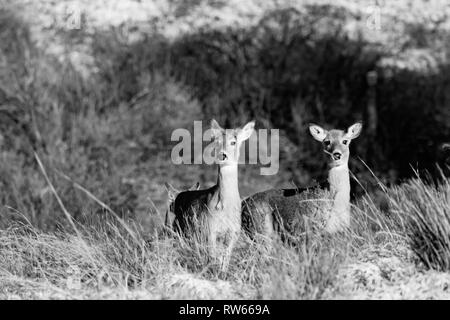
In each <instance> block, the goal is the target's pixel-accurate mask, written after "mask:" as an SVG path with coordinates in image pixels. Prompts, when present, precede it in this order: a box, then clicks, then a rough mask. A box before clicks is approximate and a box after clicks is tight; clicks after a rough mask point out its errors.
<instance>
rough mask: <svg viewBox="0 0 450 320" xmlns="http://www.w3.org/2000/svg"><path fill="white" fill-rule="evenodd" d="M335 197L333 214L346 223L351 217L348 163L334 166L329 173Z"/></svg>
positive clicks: (332, 192)
mask: <svg viewBox="0 0 450 320" xmlns="http://www.w3.org/2000/svg"><path fill="white" fill-rule="evenodd" d="M328 182H329V183H330V192H331V194H332V197H333V204H332V215H334V216H335V218H337V219H339V220H341V221H342V222H344V223H349V219H350V176H349V171H348V165H347V164H345V165H342V166H338V167H332V168H331V169H330V171H329V173H328Z"/></svg>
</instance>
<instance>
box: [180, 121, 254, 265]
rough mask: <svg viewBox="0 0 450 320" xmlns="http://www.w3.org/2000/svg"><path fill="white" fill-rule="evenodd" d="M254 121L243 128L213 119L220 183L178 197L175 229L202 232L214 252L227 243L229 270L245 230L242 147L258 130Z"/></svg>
mask: <svg viewBox="0 0 450 320" xmlns="http://www.w3.org/2000/svg"><path fill="white" fill-rule="evenodd" d="M254 126H255V123H254V121H251V122H249V123H247V124H246V125H245V126H244V127H243V128H237V129H227V130H225V129H222V128H221V127H220V125H219V124H218V123H217V122H216V121H215V120H212V121H211V133H212V137H213V139H214V155H215V158H216V163H217V164H218V177H217V183H216V184H215V185H214V186H212V187H211V188H209V189H205V190H194V191H184V192H181V193H179V194H178V196H177V197H176V198H175V201H174V205H173V211H174V213H175V219H174V221H173V228H174V230H175V231H177V232H179V233H180V234H182V235H184V236H187V237H189V236H192V232H199V233H201V234H203V235H205V236H206V239H207V241H208V244H209V249H210V253H211V255H213V256H215V255H217V253H218V250H217V241H218V240H219V241H220V242H223V243H224V244H225V248H226V250H225V252H226V253H225V260H224V263H223V264H222V269H226V268H227V265H228V261H229V258H230V255H231V251H232V249H233V246H234V244H235V242H236V240H237V237H238V234H239V232H240V229H241V198H240V195H239V189H238V160H239V149H240V146H241V144H242V142H244V141H245V140H247V139H248V138H249V137H250V136H251V134H252V133H253V131H254Z"/></svg>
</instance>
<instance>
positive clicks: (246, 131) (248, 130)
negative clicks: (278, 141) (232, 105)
mask: <svg viewBox="0 0 450 320" xmlns="http://www.w3.org/2000/svg"><path fill="white" fill-rule="evenodd" d="M254 130H255V121H250V122H249V123H247V124H246V125H245V126H244V127H243V128H242V129H240V130H239V133H238V140H239V141H245V140H247V139H248V138H250V136H251V135H252V133H253V131H254Z"/></svg>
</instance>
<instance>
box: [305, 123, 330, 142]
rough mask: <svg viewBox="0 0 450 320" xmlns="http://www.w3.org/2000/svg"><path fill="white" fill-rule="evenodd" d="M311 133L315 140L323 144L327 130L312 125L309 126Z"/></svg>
mask: <svg viewBox="0 0 450 320" xmlns="http://www.w3.org/2000/svg"><path fill="white" fill-rule="evenodd" d="M309 132H310V133H311V135H312V136H313V138H314V139H316V140H317V141H320V142H322V141H323V140H324V139H325V137H326V136H327V132H328V131H327V130H325V129H323V128H322V127H320V126H318V125H317V124H313V123H311V124H310V125H309Z"/></svg>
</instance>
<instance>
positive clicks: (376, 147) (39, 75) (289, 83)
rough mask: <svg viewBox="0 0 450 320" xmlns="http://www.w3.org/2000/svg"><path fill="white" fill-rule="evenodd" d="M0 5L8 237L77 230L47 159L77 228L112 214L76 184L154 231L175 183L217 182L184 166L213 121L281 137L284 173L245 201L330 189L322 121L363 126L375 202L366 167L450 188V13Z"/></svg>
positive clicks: (368, 7) (356, 150)
mask: <svg viewBox="0 0 450 320" xmlns="http://www.w3.org/2000/svg"><path fill="white" fill-rule="evenodd" d="M0 4H1V6H0V157H1V160H0V223H1V224H2V225H7V224H8V223H9V221H11V219H24V218H26V219H28V220H29V221H30V222H32V223H33V224H34V225H37V226H39V227H40V228H43V229H55V228H57V227H58V226H60V225H62V224H64V223H65V222H64V216H63V214H62V212H61V208H60V206H59V205H58V203H57V201H56V199H55V198H54V196H53V194H52V192H51V190H50V188H49V186H48V184H47V183H46V181H45V179H44V177H43V175H42V173H41V171H40V169H39V167H38V165H37V162H36V159H35V156H34V152H36V153H37V154H38V155H39V157H40V158H41V159H42V161H43V163H44V166H45V168H46V169H47V172H48V174H49V176H50V179H51V181H52V182H53V184H54V186H55V188H56V190H57V192H58V194H59V195H60V197H61V199H62V201H63V203H64V205H65V206H66V208H67V209H68V211H69V212H70V213H71V214H72V215H73V216H74V217H75V218H76V219H78V220H79V221H82V222H83V221H91V220H92V219H94V220H95V219H99V218H100V219H101V217H103V216H104V215H106V214H107V213H106V212H105V211H104V209H102V208H101V207H100V206H99V205H98V204H97V203H96V202H95V201H93V199H92V197H89V196H88V195H86V193H85V192H83V191H82V190H80V189H79V188H76V185H75V184H74V182H75V183H77V184H79V185H81V186H83V187H84V188H86V189H87V190H89V191H90V192H91V193H92V194H93V195H95V197H97V198H98V199H100V200H101V201H103V202H104V203H106V204H107V205H109V206H110V207H111V208H112V209H113V210H114V211H115V212H117V213H118V214H120V215H121V216H123V217H125V218H127V219H135V220H136V221H138V222H139V223H141V224H142V225H143V226H145V228H148V229H149V230H150V229H152V228H153V227H154V226H155V225H156V224H159V223H160V222H161V219H162V218H161V215H162V214H163V213H164V211H165V204H166V198H167V195H166V191H165V189H164V187H163V184H164V182H165V181H168V182H170V183H172V184H173V185H175V186H177V187H188V186H190V185H192V184H194V183H195V182H196V181H200V183H201V185H202V186H209V185H212V184H213V183H214V182H215V179H216V169H215V168H213V167H210V166H204V165H190V166H175V165H173V164H172V163H171V161H170V152H171V148H172V146H173V145H174V144H175V142H170V135H171V132H172V131H173V130H174V129H176V128H180V127H182V128H188V129H190V130H192V127H193V121H194V120H204V121H209V120H210V119H211V118H216V119H217V120H218V121H219V122H220V123H221V124H222V125H223V126H224V127H233V126H239V125H242V124H244V123H245V122H246V121H248V120H250V119H256V120H257V128H279V129H280V133H281V145H280V152H281V155H280V172H279V174H278V175H276V176H260V175H259V168H258V166H245V167H244V166H241V170H240V190H241V195H242V196H247V195H249V194H251V193H253V192H256V191H260V190H263V189H267V188H269V187H272V186H278V187H281V186H288V185H290V184H292V183H294V184H296V185H305V184H309V183H313V181H314V180H321V179H324V178H325V177H326V173H325V171H324V169H325V161H324V155H323V154H322V152H321V151H320V145H319V144H318V143H317V142H315V141H314V140H313V139H311V137H310V136H309V134H308V133H307V124H308V123H309V122H316V123H318V124H322V125H324V126H327V127H328V128H331V127H338V128H342V129H344V128H346V127H347V126H349V125H351V124H352V123H353V122H354V121H357V120H363V121H364V123H365V127H364V131H363V134H362V135H361V137H360V138H358V140H356V141H355V142H354V143H353V145H352V155H353V156H352V159H351V163H350V169H351V171H352V172H353V173H354V174H355V176H356V177H357V178H358V179H359V180H360V181H361V184H362V186H363V187H364V189H368V190H374V189H375V186H376V181H375V179H374V178H373V177H372V174H371V173H370V171H369V170H368V168H367V167H366V166H365V164H364V163H363V161H364V162H365V163H366V164H367V166H368V167H369V168H370V169H371V170H372V171H373V173H374V174H375V176H376V177H378V178H379V179H381V180H382V181H383V182H385V183H387V184H397V183H399V182H401V181H403V180H405V179H407V178H409V177H411V176H413V175H414V172H413V170H412V169H413V168H414V169H417V170H419V172H425V171H427V172H430V174H431V176H434V175H437V174H438V171H439V170H443V171H444V174H445V175H447V176H448V175H449V170H448V158H449V157H450V155H449V154H448V153H447V154H446V153H445V151H443V150H442V144H443V143H445V142H450V108H449V106H450V64H449V58H450V41H449V40H450V21H449V18H448V14H449V11H450V8H449V5H448V4H446V3H445V1H425V0H423V1H403V2H401V3H400V2H396V3H395V4H391V3H389V4H388V3H387V1H386V2H383V1H382V2H378V4H377V3H376V2H375V1H367V2H366V3H364V4H362V3H361V2H358V1H351V0H346V1H320V0H316V1H303V2H302V1H296V2H292V1H281V0H280V1H264V2H262V1H258V0H248V1H244V2H242V1H217V0H216V1H212V0H209V1H201V0H190V1H175V0H164V1H162V0H161V1H132V0H126V1H115V0H114V1H113V0H111V1H100V0H98V1H83V0H79V1H60V2H52V1H44V0H42V1H31V2H30V1H6V0H1V1H0ZM377 10H379V11H377ZM377 12H380V13H381V15H380V18H381V20H380V21H379V22H380V24H379V25H376V24H375V25H371V24H370V23H369V22H370V19H372V18H374V17H375V18H376V16H374V14H376V13H377ZM72 19H75V20H72ZM361 160H363V161H361ZM438 165H439V168H440V169H438ZM354 191H355V194H356V195H358V194H361V192H362V188H361V187H359V188H358V187H356V188H355V189H354Z"/></svg>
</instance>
